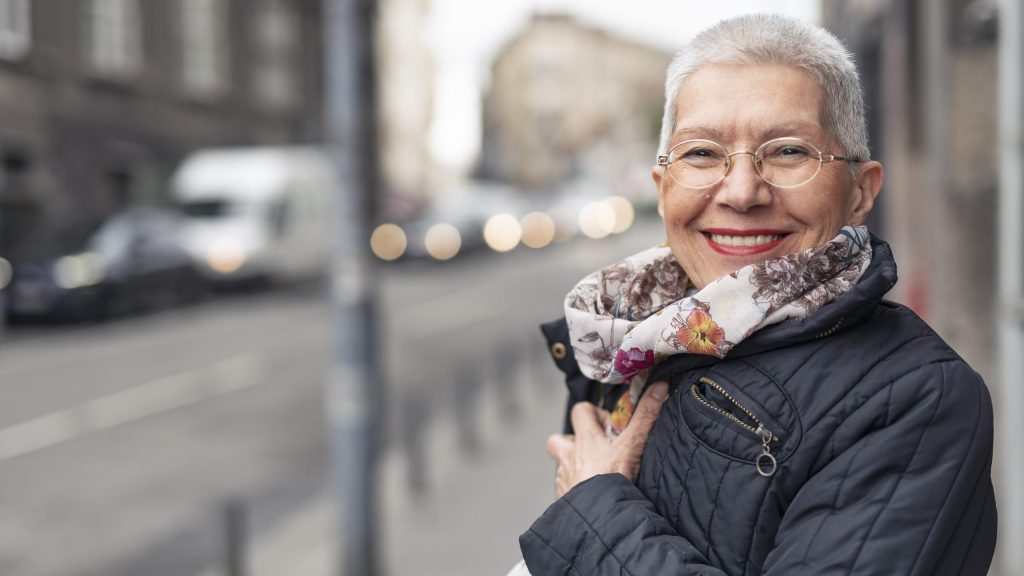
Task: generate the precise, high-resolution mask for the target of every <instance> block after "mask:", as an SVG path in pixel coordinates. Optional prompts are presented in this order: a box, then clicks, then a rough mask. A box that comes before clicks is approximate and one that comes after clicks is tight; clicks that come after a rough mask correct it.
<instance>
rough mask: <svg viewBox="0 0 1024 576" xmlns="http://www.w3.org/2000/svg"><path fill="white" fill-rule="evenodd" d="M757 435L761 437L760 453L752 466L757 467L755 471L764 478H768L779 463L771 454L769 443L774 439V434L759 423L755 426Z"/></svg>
mask: <svg viewBox="0 0 1024 576" xmlns="http://www.w3.org/2000/svg"><path fill="white" fill-rule="evenodd" d="M755 432H757V435H758V436H760V437H761V455H760V456H758V457H757V460H755V461H754V466H755V467H756V468H757V473H758V474H760V475H761V476H764V477H765V478H770V477H771V476H773V475H774V474H775V470H776V469H778V467H779V463H778V462H776V460H775V456H772V449H771V446H769V444H771V441H772V440H774V439H775V435H774V434H772V433H771V432H769V431H768V429H767V428H765V427H764V424H760V425H758V427H757V430H755Z"/></svg>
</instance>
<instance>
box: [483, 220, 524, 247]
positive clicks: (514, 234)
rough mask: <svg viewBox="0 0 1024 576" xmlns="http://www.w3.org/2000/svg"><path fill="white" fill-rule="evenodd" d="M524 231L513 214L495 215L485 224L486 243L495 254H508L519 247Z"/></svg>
mask: <svg viewBox="0 0 1024 576" xmlns="http://www.w3.org/2000/svg"><path fill="white" fill-rule="evenodd" d="M522 235H523V230H522V228H521V227H520V226H519V220H517V219H516V217H515V216H513V215H511V214H495V215H494V216H491V217H490V218H488V219H487V223H486V224H484V242H486V243H487V246H489V247H490V248H491V250H494V251H495V252H508V251H509V250H512V249H513V248H515V247H516V246H518V245H519V240H520V238H522Z"/></svg>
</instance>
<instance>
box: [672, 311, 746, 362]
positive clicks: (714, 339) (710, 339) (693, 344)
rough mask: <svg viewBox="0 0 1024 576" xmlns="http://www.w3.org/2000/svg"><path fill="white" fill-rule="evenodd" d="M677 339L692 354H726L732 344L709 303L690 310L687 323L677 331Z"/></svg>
mask: <svg viewBox="0 0 1024 576" xmlns="http://www.w3.org/2000/svg"><path fill="white" fill-rule="evenodd" d="M675 336H676V339H677V340H678V341H679V343H680V344H681V345H682V346H683V347H684V348H686V351H687V352H689V353H691V354H704V355H705V356H718V357H719V358H721V357H723V356H725V353H726V352H728V348H731V347H732V345H731V343H730V342H728V341H727V340H726V339H725V330H723V329H722V327H721V326H719V325H718V324H717V323H716V322H715V320H714V319H713V318H712V317H711V313H710V312H708V310H707V305H704V306H698V307H697V308H694V309H693V310H691V311H690V315H689V316H687V317H686V323H685V324H683V325H682V327H680V328H679V330H677V331H676V334H675Z"/></svg>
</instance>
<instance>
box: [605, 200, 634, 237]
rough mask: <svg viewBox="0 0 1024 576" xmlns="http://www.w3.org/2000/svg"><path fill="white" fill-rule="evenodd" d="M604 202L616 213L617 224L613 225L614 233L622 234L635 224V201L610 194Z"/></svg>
mask: <svg viewBox="0 0 1024 576" xmlns="http://www.w3.org/2000/svg"><path fill="white" fill-rule="evenodd" d="M604 203H605V204H607V205H608V207H609V208H611V209H612V212H614V213H615V225H614V226H612V234H621V233H623V232H625V231H626V230H629V228H630V226H632V225H633V219H634V218H635V217H636V212H635V211H634V210H633V203H632V202H630V201H629V200H627V199H625V198H623V197H622V196H609V197H607V198H605V199H604Z"/></svg>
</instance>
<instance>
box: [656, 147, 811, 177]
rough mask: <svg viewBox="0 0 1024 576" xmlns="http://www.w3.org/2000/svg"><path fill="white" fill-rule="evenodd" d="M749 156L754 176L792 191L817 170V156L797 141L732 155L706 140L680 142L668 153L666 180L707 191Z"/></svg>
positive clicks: (809, 148)
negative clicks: (732, 167) (752, 163)
mask: <svg viewBox="0 0 1024 576" xmlns="http://www.w3.org/2000/svg"><path fill="white" fill-rule="evenodd" d="M744 155H749V156H751V160H753V161H754V167H755V168H756V169H757V172H758V174H760V175H761V177H762V178H764V180H765V181H766V182H768V183H769V184H771V185H773V186H779V187H788V188H791V187H794V186H799V185H801V184H805V183H807V182H809V181H810V180H811V179H813V178H814V177H815V176H816V175H817V173H818V171H819V170H820V169H821V154H820V152H818V150H817V148H815V147H814V146H812V145H811V144H809V143H807V142H804V141H803V140H800V139H797V138H779V139H776V140H770V141H768V142H765V143H764V144H762V145H761V146H760V147H759V148H758V149H757V150H756V151H755V152H754V153H753V154H750V153H749V152H733V153H732V154H731V155H730V154H729V152H727V151H726V149H725V148H724V147H722V145H720V144H718V143H715V142H712V141H710V140H689V141H686V142H681V143H680V144H678V145H677V146H676V147H674V148H673V149H672V150H671V151H670V153H669V158H668V161H669V165H668V173H669V176H670V177H671V178H672V179H673V180H674V181H675V182H676V183H677V184H679V185H681V186H683V187H686V188H707V187H709V186H713V185H714V184H717V183H718V182H719V181H721V180H722V179H724V178H725V177H726V175H727V174H728V172H729V170H730V168H731V164H732V163H734V162H736V161H738V157H739V156H744Z"/></svg>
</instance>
